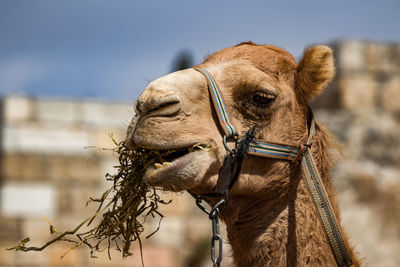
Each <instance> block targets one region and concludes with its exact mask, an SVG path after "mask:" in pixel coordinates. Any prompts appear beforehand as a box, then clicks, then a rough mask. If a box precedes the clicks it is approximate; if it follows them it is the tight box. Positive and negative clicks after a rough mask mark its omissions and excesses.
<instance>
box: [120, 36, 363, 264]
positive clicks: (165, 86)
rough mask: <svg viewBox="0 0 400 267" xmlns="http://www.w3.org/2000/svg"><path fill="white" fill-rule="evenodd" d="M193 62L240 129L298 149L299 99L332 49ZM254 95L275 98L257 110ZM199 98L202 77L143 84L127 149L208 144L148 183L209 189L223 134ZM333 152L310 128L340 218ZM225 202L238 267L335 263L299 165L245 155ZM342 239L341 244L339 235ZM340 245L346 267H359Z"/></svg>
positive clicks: (302, 115)
mask: <svg viewBox="0 0 400 267" xmlns="http://www.w3.org/2000/svg"><path fill="white" fill-rule="evenodd" d="M201 66H202V67H204V68H206V69H207V70H208V71H209V72H210V73H211V74H212V75H213V77H214V79H215V80H216V81H217V83H218V85H219V87H220V89H221V94H222V95H223V98H224V101H225V104H226V106H227V109H228V112H229V114H230V116H231V119H232V122H233V124H234V125H235V126H236V127H237V128H238V130H239V132H243V131H245V130H247V129H248V128H249V127H250V126H252V125H254V123H257V124H258V125H259V126H260V132H259V134H258V136H257V138H260V139H264V140H268V141H271V142H281V143H287V144H293V145H300V144H304V142H305V141H306V139H307V132H306V112H307V102H308V101H309V100H311V99H312V97H314V96H316V95H317V94H319V93H320V92H321V91H322V90H323V88H324V87H325V86H326V85H327V84H328V83H329V81H330V80H331V79H332V77H333V74H334V66H333V58H332V53H331V50H330V49H329V48H327V47H325V46H316V47H312V48H310V49H308V50H306V51H305V53H304V56H303V58H302V59H301V61H300V63H299V65H297V63H296V61H295V59H294V58H293V57H292V56H291V55H290V54H289V53H288V52H286V51H284V50H283V49H281V48H278V47H273V46H268V45H256V44H254V43H251V42H246V43H241V44H239V45H237V46H235V47H230V48H226V49H222V50H220V51H218V52H216V53H214V54H213V55H211V56H209V57H208V58H207V59H206V60H205V61H204V63H203V64H202V65H201ZM188 88H190V90H188ZM260 91H261V92H264V93H266V94H268V95H271V96H274V99H275V101H273V102H272V103H270V104H269V105H266V106H262V107H260V106H258V105H256V104H255V103H254V101H253V100H252V99H253V98H252V97H253V96H254V94H256V93H257V92H260ZM168 95H176V96H177V97H178V98H179V99H180V102H179V103H176V102H175V103H174V104H170V105H169V106H165V105H163V106H162V109H157V108H154V106H156V105H159V104H154V103H158V102H160V101H159V99H163V98H165V97H166V96H168ZM206 96H208V91H207V85H206V81H205V79H204V77H203V76H202V75H201V74H200V73H198V72H196V71H194V70H184V71H182V72H177V73H173V74H170V75H167V76H165V77H162V78H160V79H159V80H156V81H154V82H152V83H151V84H150V85H149V86H148V87H147V88H146V90H145V91H144V92H143V94H142V95H141V96H140V97H139V99H138V105H139V104H140V105H143V106H145V104H146V103H147V104H149V103H150V104H149V109H148V110H151V113H150V114H147V113H143V112H140V110H139V109H138V110H139V112H138V117H137V118H136V119H135V121H134V125H135V127H132V129H133V130H131V132H129V133H128V139H129V140H131V141H132V142H134V143H135V144H136V145H139V146H142V147H148V148H154V149H166V148H171V147H182V146H185V145H184V144H190V142H192V143H193V142H199V141H207V142H210V143H212V144H213V147H214V149H213V150H212V151H210V152H201V153H198V155H199V156H198V157H197V160H194V161H192V162H191V163H190V164H188V165H184V166H183V168H182V170H181V171H178V172H175V173H174V174H173V175H172V174H169V175H170V176H168V173H166V175H164V176H161V175H159V176H157V175H153V174H152V173H154V171H150V172H149V175H147V176H146V177H145V178H146V181H147V182H148V183H149V184H151V185H157V186H163V187H164V188H166V189H168V190H173V191H182V190H191V191H193V192H196V193H199V194H201V193H206V192H210V191H212V190H213V189H214V187H215V184H216V180H217V178H218V170H219V169H220V167H221V164H222V161H223V158H224V155H225V149H224V148H223V145H222V141H221V135H222V134H223V133H222V131H221V128H220V126H219V125H218V123H217V118H216V116H215V112H214V111H213V109H214V108H213V107H212V106H211V103H210V99H209V98H208V97H206ZM157 101H158V102H157ZM177 105H179V106H177ZM151 107H153V108H151ZM178 107H179V108H180V109H178ZM168 108H170V110H171V112H170V113H168ZM177 110H179V111H177ZM173 112H175V113H173ZM165 114H168V116H166V115H165ZM161 115H162V116H161ZM335 151H338V147H337V145H336V143H335V141H334V139H333V138H332V137H331V136H330V134H329V133H328V132H327V131H326V130H325V129H324V128H323V127H322V126H321V125H319V124H318V125H317V128H316V133H315V137H314V141H313V145H312V153H313V155H314V157H315V161H316V164H317V167H318V169H319V171H320V173H321V176H322V179H323V182H324V184H325V186H326V189H327V192H328V195H329V197H330V198H331V201H332V204H333V206H334V211H335V213H336V215H337V217H338V218H339V219H340V214H339V209H338V208H337V205H336V202H335V200H334V194H333V189H332V185H331V183H330V178H329V173H328V171H329V169H330V168H331V166H332V164H333V162H334V157H333V154H334V152H335ZM199 162H200V163H199ZM171 172H172V171H171ZM230 196H231V199H230V202H229V205H228V206H227V207H226V208H225V210H224V212H223V213H222V214H221V218H222V219H223V220H224V221H225V223H226V226H227V233H228V239H229V241H230V243H231V245H232V250H233V252H232V253H233V257H234V260H235V262H236V264H237V266H336V261H335V259H334V256H333V254H332V251H331V248H330V245H329V243H328V241H327V238H326V235H325V233H324V231H323V228H322V225H321V223H320V221H319V218H318V214H317V211H316V209H315V207H314V205H313V202H312V199H311V197H310V195H309V192H308V191H307V188H306V185H305V183H304V180H303V179H302V175H301V171H300V166H299V163H292V162H288V161H283V160H273V159H265V158H260V157H254V156H248V158H247V159H246V160H245V161H244V163H243V167H242V172H241V175H240V177H239V179H238V181H237V183H236V184H235V186H234V187H233V188H232V190H231V192H230ZM345 242H347V243H349V242H348V239H347V237H346V236H345ZM349 247H350V248H351V250H352V251H351V253H352V255H353V260H354V266H359V261H358V259H357V258H356V256H355V255H354V253H353V249H352V247H351V246H349Z"/></svg>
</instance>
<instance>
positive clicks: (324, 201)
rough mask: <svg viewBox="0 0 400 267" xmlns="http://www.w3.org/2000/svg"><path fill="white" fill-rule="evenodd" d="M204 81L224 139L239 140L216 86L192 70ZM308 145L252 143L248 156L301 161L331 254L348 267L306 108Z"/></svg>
mask: <svg viewBox="0 0 400 267" xmlns="http://www.w3.org/2000/svg"><path fill="white" fill-rule="evenodd" d="M194 69H195V70H197V71H198V72H200V73H201V74H202V75H203V76H204V77H205V78H206V80H207V84H208V88H209V91H210V95H211V99H212V102H213V104H214V109H215V111H216V114H217V117H218V121H219V123H220V126H221V128H222V129H223V131H224V133H225V136H226V137H227V138H229V137H236V138H237V141H241V140H243V139H244V138H245V137H242V136H238V132H237V130H236V128H235V126H234V125H233V124H232V122H231V120H230V118H229V115H228V112H227V109H226V106H225V104H224V101H223V98H222V95H221V93H220V90H219V88H218V85H217V83H216V82H215V80H214V79H213V77H212V76H211V74H210V73H209V72H208V71H207V70H205V69H203V68H200V67H194ZM308 115H309V116H308V120H307V131H308V138H307V142H306V143H305V144H304V145H301V146H292V145H287V144H280V143H273V142H268V141H264V140H258V139H255V140H254V141H253V142H252V143H251V144H250V147H249V150H248V153H249V154H251V155H254V156H261V157H267V158H273V159H281V160H289V161H296V162H297V160H301V171H302V173H303V176H304V179H305V181H306V184H307V188H308V190H309V192H310V195H311V197H312V199H313V202H314V205H315V206H316V209H317V211H318V214H319V217H320V220H321V222H322V226H323V228H324V231H325V233H326V235H327V237H328V241H329V244H330V246H331V248H332V250H333V253H334V255H335V258H336V262H337V264H338V265H339V266H351V265H352V264H353V263H352V260H351V256H350V253H349V249H348V248H347V246H346V243H345V242H344V239H343V234H342V232H341V230H340V228H339V224H338V220H337V218H336V216H335V213H334V212H333V208H332V204H331V202H330V201H329V198H328V195H327V192H326V189H325V187H324V185H323V183H322V180H321V176H320V174H319V171H318V169H317V167H316V164H315V161H314V158H313V156H312V154H311V145H312V139H313V136H314V133H315V121H314V118H313V114H312V111H311V108H308Z"/></svg>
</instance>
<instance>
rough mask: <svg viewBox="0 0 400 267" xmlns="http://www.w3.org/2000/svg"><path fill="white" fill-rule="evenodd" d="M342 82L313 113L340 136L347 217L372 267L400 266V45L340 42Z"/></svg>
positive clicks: (339, 175)
mask: <svg viewBox="0 0 400 267" xmlns="http://www.w3.org/2000/svg"><path fill="white" fill-rule="evenodd" d="M331 47H332V48H333V49H334V53H335V57H336V66H337V75H336V78H335V80H334V82H333V83H332V84H331V85H330V86H329V87H328V88H327V89H326V90H325V91H324V93H323V94H322V95H321V96H320V97H319V98H317V99H316V100H315V101H314V102H313V103H312V107H313V108H314V110H315V113H316V119H317V120H318V121H321V122H323V123H324V124H325V125H326V126H327V127H328V128H329V129H330V130H332V131H333V132H334V133H335V135H336V136H337V137H338V139H339V142H340V143H341V144H342V147H343V151H344V156H343V159H342V160H341V161H339V164H338V166H337V168H336V169H335V170H333V177H334V182H335V184H336V186H337V189H338V193H339V201H340V204H341V208H342V211H343V214H342V217H343V222H344V223H345V225H346V228H347V230H348V232H349V234H350V236H351V237H352V240H353V243H354V245H355V246H356V247H357V249H358V251H359V252H360V255H361V256H362V257H365V261H366V262H368V263H369V266H382V267H383V266H385V267H388V266H400V254H399V253H398V252H399V251H400V44H389V43H374V42H366V41H359V40H350V41H340V42H336V43H333V44H332V45H331Z"/></svg>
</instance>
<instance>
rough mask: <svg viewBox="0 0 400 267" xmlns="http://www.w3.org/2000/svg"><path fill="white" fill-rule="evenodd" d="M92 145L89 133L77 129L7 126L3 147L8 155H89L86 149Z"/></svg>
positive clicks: (33, 125) (37, 125)
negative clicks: (21, 153)
mask: <svg viewBox="0 0 400 267" xmlns="http://www.w3.org/2000/svg"><path fill="white" fill-rule="evenodd" d="M90 145H91V141H90V135H89V133H88V132H87V131H85V130H84V129H79V128H75V127H55V125H53V126H51V125H46V126H43V125H39V124H25V125H20V126H15V125H10V124H6V125H5V127H4V130H3V146H4V150H5V152H8V153H11V152H14V153H16V152H25V153H29V152H32V153H50V154H88V151H87V150H85V149H84V148H85V147H87V146H90Z"/></svg>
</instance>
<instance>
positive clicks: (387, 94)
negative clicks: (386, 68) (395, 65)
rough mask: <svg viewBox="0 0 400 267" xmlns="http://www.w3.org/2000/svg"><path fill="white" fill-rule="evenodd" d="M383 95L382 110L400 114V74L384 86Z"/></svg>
mask: <svg viewBox="0 0 400 267" xmlns="http://www.w3.org/2000/svg"><path fill="white" fill-rule="evenodd" d="M380 94H381V106H382V109H383V110H384V111H386V112H389V113H392V114H393V113H400V103H399V100H400V72H399V74H398V75H396V76H393V77H391V79H390V80H389V81H387V82H386V83H384V84H383V86H382V91H381V92H380Z"/></svg>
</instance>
